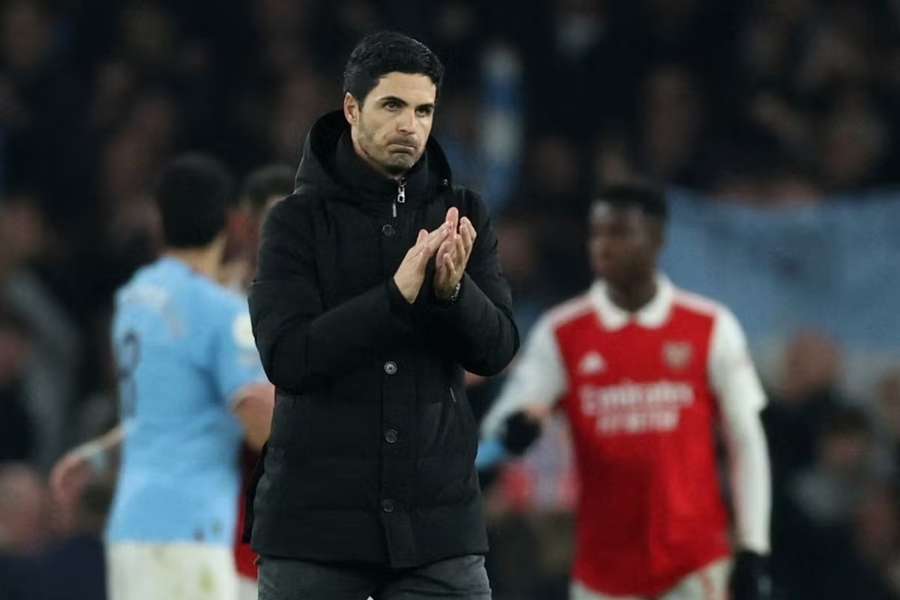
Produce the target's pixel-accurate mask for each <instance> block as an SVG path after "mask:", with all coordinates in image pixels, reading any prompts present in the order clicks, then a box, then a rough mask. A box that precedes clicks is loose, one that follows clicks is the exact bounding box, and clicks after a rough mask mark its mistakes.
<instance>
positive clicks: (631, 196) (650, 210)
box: [592, 183, 669, 223]
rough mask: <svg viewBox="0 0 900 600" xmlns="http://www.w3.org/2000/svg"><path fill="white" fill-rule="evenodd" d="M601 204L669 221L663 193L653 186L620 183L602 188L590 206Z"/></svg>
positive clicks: (661, 221)
mask: <svg viewBox="0 0 900 600" xmlns="http://www.w3.org/2000/svg"><path fill="white" fill-rule="evenodd" d="M599 202H603V203H605V204H609V205H610V206H612V207H613V208H637V209H640V211H641V212H642V213H644V214H645V215H646V216H648V217H652V218H654V219H657V220H659V221H660V223H665V222H666V221H667V220H668V219H669V207H668V204H667V203H666V194H665V192H664V191H663V190H662V189H660V188H658V187H656V186H653V185H649V184H641V183H621V184H615V185H609V186H606V187H604V188H602V189H601V190H600V191H599V192H598V193H597V195H596V196H595V198H594V202H593V203H592V204H597V203H599Z"/></svg>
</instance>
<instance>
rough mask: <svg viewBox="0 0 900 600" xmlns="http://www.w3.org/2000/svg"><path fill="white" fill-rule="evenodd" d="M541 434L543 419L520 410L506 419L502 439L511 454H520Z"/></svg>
mask: <svg viewBox="0 0 900 600" xmlns="http://www.w3.org/2000/svg"><path fill="white" fill-rule="evenodd" d="M539 435H541V421H540V420H538V419H536V418H535V417H533V416H532V415H530V414H528V413H527V412H525V411H519V412H517V413H515V414H513V415H510V417H509V418H508V419H507V420H506V429H505V431H504V433H503V437H502V438H501V441H502V442H503V447H504V448H506V449H507V451H509V453H510V454H513V455H515V456H520V455H522V454H524V453H525V451H526V450H528V448H529V446H531V444H533V443H534V441H535V440H536V439H537V438H538V436H539Z"/></svg>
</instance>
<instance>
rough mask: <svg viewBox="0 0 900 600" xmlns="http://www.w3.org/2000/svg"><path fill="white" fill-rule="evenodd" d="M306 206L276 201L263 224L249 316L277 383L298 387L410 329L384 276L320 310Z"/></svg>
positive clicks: (294, 200) (356, 361)
mask: <svg viewBox="0 0 900 600" xmlns="http://www.w3.org/2000/svg"><path fill="white" fill-rule="evenodd" d="M310 211H311V209H310V207H308V206H305V205H304V204H303V203H302V200H301V199H300V198H298V197H296V196H295V197H291V198H288V199H286V200H285V201H283V202H280V203H278V204H277V205H276V206H275V207H274V208H273V209H272V211H271V213H270V215H269V217H268V218H267V219H266V223H265V225H264V228H263V236H262V243H261V245H260V251H259V263H258V267H257V273H256V279H255V280H254V282H253V284H252V286H251V287H250V297H249V303H250V317H251V320H252V323H253V335H254V337H255V339H256V347H257V349H258V350H259V355H260V359H261V361H262V364H263V367H264V368H265V371H266V375H268V377H269V380H270V381H271V382H272V383H274V384H275V385H276V386H278V387H281V388H284V389H288V390H292V391H302V390H304V389H307V388H309V387H315V386H317V385H319V384H321V383H322V382H323V380H325V379H328V378H330V377H334V376H338V375H341V374H346V373H347V371H348V370H350V369H353V368H355V367H356V366H358V365H360V364H362V363H363V362H364V361H366V360H369V359H371V358H372V356H373V355H375V353H376V352H377V350H378V349H379V348H384V347H385V346H387V345H388V344H389V343H390V341H391V340H394V339H396V338H397V337H398V336H400V335H405V334H407V333H409V332H410V331H411V329H412V319H411V315H410V308H409V305H408V304H407V303H406V301H405V300H403V296H402V295H401V294H400V292H399V290H397V288H396V286H395V285H394V282H393V279H392V278H388V280H387V281H385V282H384V283H382V284H379V285H377V286H375V287H373V288H371V289H369V290H368V291H366V292H363V293H362V294H360V295H359V296H356V297H354V298H351V299H349V300H347V301H345V302H343V303H342V304H340V305H338V306H335V307H333V308H330V309H328V310H325V307H324V305H323V300H322V291H321V288H320V282H319V277H318V274H317V269H316V260H315V256H316V255H315V236H314V231H313V225H312V218H311V215H310Z"/></svg>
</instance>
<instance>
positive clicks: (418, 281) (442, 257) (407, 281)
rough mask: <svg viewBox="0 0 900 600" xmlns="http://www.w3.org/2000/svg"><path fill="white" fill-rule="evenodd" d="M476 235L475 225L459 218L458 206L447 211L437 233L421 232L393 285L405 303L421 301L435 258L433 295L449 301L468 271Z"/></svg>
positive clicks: (397, 273) (408, 252)
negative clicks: (430, 267)
mask: <svg viewBox="0 0 900 600" xmlns="http://www.w3.org/2000/svg"><path fill="white" fill-rule="evenodd" d="M475 235H476V234H475V226H474V225H472V222H471V221H470V220H469V219H468V218H467V217H463V218H461V219H460V218H459V209H457V208H456V207H455V206H454V207H451V208H450V209H448V210H447V216H446V218H445V219H444V223H443V224H442V225H441V226H440V227H438V228H437V229H435V230H434V231H427V230H425V229H420V230H419V235H418V236H417V237H416V243H415V244H414V245H413V246H412V247H411V248H410V249H409V250H408V251H407V252H406V256H404V257H403V262H401V263H400V266H399V267H398V268H397V272H396V273H394V283H395V284H396V285H397V289H398V290H400V293H401V294H402V295H403V297H404V298H405V299H406V301H407V302H409V303H410V304H412V303H413V302H415V301H416V298H418V296H419V292H420V291H421V290H422V284H423V283H424V282H425V273H426V269H427V268H428V261H430V260H431V258H432V257H434V259H435V270H434V294H435V296H436V297H437V299H438V300H443V301H447V300H449V299H450V298H451V297H452V296H453V293H454V291H455V290H456V286H457V284H459V282H460V281H461V280H462V277H463V274H464V273H465V272H466V265H467V264H468V263H469V257H470V256H471V255H472V247H473V246H474V245H475Z"/></svg>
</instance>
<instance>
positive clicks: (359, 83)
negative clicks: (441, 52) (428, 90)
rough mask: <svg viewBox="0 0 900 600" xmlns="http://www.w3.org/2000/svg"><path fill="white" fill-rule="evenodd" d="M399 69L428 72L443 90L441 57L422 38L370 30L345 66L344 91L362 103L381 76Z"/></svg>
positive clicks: (420, 73) (435, 83)
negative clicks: (420, 39) (371, 31)
mask: <svg viewBox="0 0 900 600" xmlns="http://www.w3.org/2000/svg"><path fill="white" fill-rule="evenodd" d="M395 72H396V73H409V74H417V75H427V76H428V77H429V78H430V79H431V81H432V82H433V83H434V85H435V86H436V87H437V90H438V93H440V90H441V82H442V81H443V79H444V65H443V64H441V61H440V59H439V58H438V57H437V55H436V54H435V53H434V52H432V51H431V48H429V47H428V46H426V45H425V44H423V43H422V42H420V41H418V40H414V39H413V38H411V37H409V36H406V35H403V34H402V33H397V32H396V31H379V32H377V33H372V34H369V35H367V36H366V37H364V38H363V39H362V40H361V41H360V42H359V43H358V44H357V45H356V48H354V49H353V52H351V53H350V58H349V59H347V64H346V66H345V67H344V92H345V93H347V92H349V93H350V94H351V95H352V96H353V97H354V98H356V99H357V100H358V101H359V103H360V104H362V103H363V102H364V101H365V99H366V96H368V95H369V92H371V91H372V90H373V89H374V88H375V86H377V85H378V80H379V79H381V78H382V77H384V76H385V75H387V74H388V73H395Z"/></svg>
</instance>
